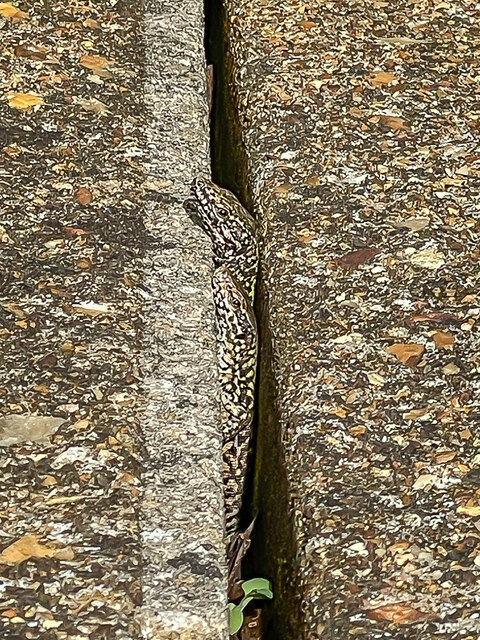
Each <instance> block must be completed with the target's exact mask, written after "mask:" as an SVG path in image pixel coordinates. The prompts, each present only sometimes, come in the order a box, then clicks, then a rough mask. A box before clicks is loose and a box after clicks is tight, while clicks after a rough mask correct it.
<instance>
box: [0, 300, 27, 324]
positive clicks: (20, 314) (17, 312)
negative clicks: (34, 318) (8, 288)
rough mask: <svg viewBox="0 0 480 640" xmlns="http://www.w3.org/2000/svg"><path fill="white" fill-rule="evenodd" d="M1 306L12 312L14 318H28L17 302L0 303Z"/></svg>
mask: <svg viewBox="0 0 480 640" xmlns="http://www.w3.org/2000/svg"><path fill="white" fill-rule="evenodd" d="M1 306H2V307H3V308H4V309H5V310H6V311H9V312H10V313H13V315H14V316H15V317H16V318H19V319H20V320H25V318H28V313H27V312H26V311H24V310H23V309H22V308H21V307H19V306H18V304H15V303H14V302H6V303H4V304H3V303H2V305H1Z"/></svg>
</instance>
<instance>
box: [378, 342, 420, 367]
mask: <svg viewBox="0 0 480 640" xmlns="http://www.w3.org/2000/svg"><path fill="white" fill-rule="evenodd" d="M386 351H387V352H388V353H392V354H393V355H394V356H396V357H397V358H398V360H400V362H402V363H403V364H406V365H408V366H409V367H415V366H416V365H417V364H418V363H419V362H420V358H421V357H422V355H423V353H424V351H425V347H424V346H423V344H416V343H408V342H399V343H397V344H392V346H391V347H387V349H386Z"/></svg>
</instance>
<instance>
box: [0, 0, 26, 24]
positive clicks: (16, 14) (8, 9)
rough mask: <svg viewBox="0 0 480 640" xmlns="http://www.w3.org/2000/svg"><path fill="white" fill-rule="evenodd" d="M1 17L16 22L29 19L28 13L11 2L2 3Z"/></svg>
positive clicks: (0, 7) (0, 8)
mask: <svg viewBox="0 0 480 640" xmlns="http://www.w3.org/2000/svg"><path fill="white" fill-rule="evenodd" d="M0 16H3V17H4V18H9V19H10V20H13V21H14V22H16V21H18V20H25V18H28V13H25V12H24V11H20V9H18V7H16V6H15V5H13V4H12V3H11V2H0Z"/></svg>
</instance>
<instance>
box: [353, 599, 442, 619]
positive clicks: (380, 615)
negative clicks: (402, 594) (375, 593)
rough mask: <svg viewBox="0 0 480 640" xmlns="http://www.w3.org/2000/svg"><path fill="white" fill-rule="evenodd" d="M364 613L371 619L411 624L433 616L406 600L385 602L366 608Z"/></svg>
mask: <svg viewBox="0 0 480 640" xmlns="http://www.w3.org/2000/svg"><path fill="white" fill-rule="evenodd" d="M365 613H366V615H367V618H370V619H372V620H380V621H382V620H386V621H387V622H393V623H394V624H413V623H414V622H419V621H420V620H431V619H432V618H433V617H434V616H432V614H431V613H425V612H423V611H420V610H419V609H415V608H414V607H412V606H410V605H409V604H408V603H407V602H396V603H394V604H386V605H384V606H383V607H377V608H376V609H367V610H366V611H365Z"/></svg>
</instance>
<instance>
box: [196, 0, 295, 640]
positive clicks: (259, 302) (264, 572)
mask: <svg viewBox="0 0 480 640" xmlns="http://www.w3.org/2000/svg"><path fill="white" fill-rule="evenodd" d="M205 19H206V24H205V51H206V58H207V64H208V65H212V66H213V69H214V74H213V75H214V83H213V86H214V91H213V106H212V110H211V122H210V133H211V136H210V145H211V162H212V166H211V171H212V178H213V180H214V182H216V183H217V184H219V185H221V186H224V187H226V188H227V189H230V190H231V191H232V192H233V193H235V195H237V197H238V198H239V199H240V201H241V202H242V203H243V204H244V205H245V206H246V207H247V209H248V210H249V211H250V212H252V213H253V214H255V208H254V207H253V206H252V204H253V203H252V200H251V197H250V194H249V191H248V163H247V156H246V153H245V151H244V147H243V144H242V126H241V125H240V123H239V121H238V111H237V108H236V104H235V96H234V94H233V87H234V82H233V79H232V77H231V69H232V64H231V60H230V56H229V51H228V44H227V37H226V34H225V29H224V24H225V20H224V8H223V3H222V0H205ZM255 310H256V315H257V321H258V325H259V365H258V371H257V374H258V375H257V398H256V412H255V418H254V424H253V430H254V438H253V441H254V442H253V446H252V449H253V451H252V453H251V456H250V462H249V469H248V471H247V481H246V487H245V494H244V507H243V509H242V512H241V514H240V528H241V529H242V530H243V529H246V528H247V527H248V525H249V524H250V522H251V520H252V518H253V516H254V515H255V516H256V518H257V520H256V522H255V528H254V532H253V536H252V546H251V548H250V551H249V552H248V554H247V556H246V558H245V559H244V563H243V577H244V579H248V578H251V577H254V576H263V577H267V578H269V579H270V580H271V581H272V583H273V588H274V602H273V606H272V605H271V604H270V603H268V602H265V603H263V605H262V606H263V607H264V635H263V636H262V637H263V638H264V640H267V639H268V640H287V639H288V640H291V639H292V638H295V640H298V638H300V636H301V633H300V632H299V629H300V610H301V605H300V603H299V602H298V601H295V597H296V596H295V593H296V590H295V588H294V586H293V585H294V581H295V575H294V573H295V571H294V568H295V565H294V561H293V559H294V557H295V553H294V543H293V533H292V527H291V522H290V519H289V518H288V515H287V514H288V513H289V508H288V487H287V478H286V476H285V468H284V465H283V464H281V462H280V461H281V460H282V458H283V455H282V451H281V446H282V445H281V434H280V427H279V419H278V416H277V415H276V412H275V407H276V402H275V383H274V376H273V375H272V371H271V366H272V353H271V337H270V333H269V328H268V321H267V313H268V311H267V303H266V296H265V291H264V290H263V287H262V282H261V277H260V275H259V282H258V286H257V294H256V304H255ZM275 612H278V613H275Z"/></svg>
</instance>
